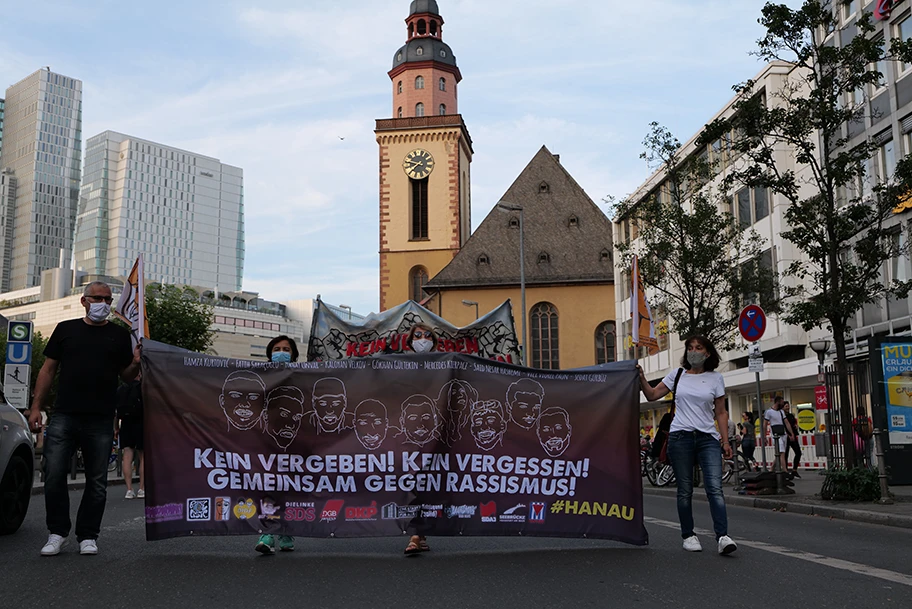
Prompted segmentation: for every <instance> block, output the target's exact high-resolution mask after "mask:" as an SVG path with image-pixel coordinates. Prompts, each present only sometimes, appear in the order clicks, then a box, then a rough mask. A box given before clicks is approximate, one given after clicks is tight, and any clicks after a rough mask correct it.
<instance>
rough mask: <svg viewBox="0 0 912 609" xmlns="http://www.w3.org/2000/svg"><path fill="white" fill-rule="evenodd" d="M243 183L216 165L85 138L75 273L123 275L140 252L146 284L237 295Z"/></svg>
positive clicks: (149, 145) (149, 147)
mask: <svg viewBox="0 0 912 609" xmlns="http://www.w3.org/2000/svg"><path fill="white" fill-rule="evenodd" d="M243 182H244V178H243V170H241V169H240V168H238V167H232V166H230V165H225V164H223V163H221V162H220V161H219V160H218V159H214V158H211V157H207V156H203V155H199V154H195V153H192V152H187V151H186V150H180V149H177V148H172V147H170V146H165V145H162V144H156V143H154V142H150V141H147V140H142V139H139V138H135V137H132V136H129V135H124V134H122V133H115V132H113V131H105V132H104V133H101V134H99V135H96V136H94V137H91V138H89V140H88V142H87V144H86V165H85V179H84V181H83V185H82V191H81V194H80V201H79V214H78V218H77V222H76V237H75V246H74V248H75V258H76V270H78V271H85V272H86V273H88V274H89V275H97V276H108V277H117V276H121V275H126V274H128V273H129V272H130V268H131V267H132V265H133V262H134V260H136V256H137V254H140V253H142V254H143V258H144V261H145V271H146V279H147V280H149V281H157V282H162V283H173V284H178V285H194V286H199V287H204V288H213V289H217V290H219V291H222V292H225V291H237V290H240V289H241V281H242V279H243V273H244V186H243Z"/></svg>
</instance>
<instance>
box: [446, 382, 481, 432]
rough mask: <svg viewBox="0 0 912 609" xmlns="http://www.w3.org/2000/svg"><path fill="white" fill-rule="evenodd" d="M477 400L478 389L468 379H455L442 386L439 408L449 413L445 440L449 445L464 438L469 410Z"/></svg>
mask: <svg viewBox="0 0 912 609" xmlns="http://www.w3.org/2000/svg"><path fill="white" fill-rule="evenodd" d="M477 401H478V391H476V390H475V388H474V387H472V386H471V385H470V384H469V383H468V382H466V381H463V380H459V379H453V380H452V381H449V382H447V383H445V384H444V385H443V387H441V389H440V395H439V396H438V397H437V408H438V409H439V410H440V411H441V412H444V413H446V415H447V417H446V427H445V429H444V430H443V432H444V438H443V440H444V442H445V443H446V444H447V445H448V446H452V445H453V442H455V441H456V440H459V439H461V438H462V429H463V428H464V427H465V426H466V423H467V422H468V420H469V410H471V408H472V404H474V403H475V402H477Z"/></svg>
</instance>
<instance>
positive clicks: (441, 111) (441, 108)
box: [437, 104, 446, 116]
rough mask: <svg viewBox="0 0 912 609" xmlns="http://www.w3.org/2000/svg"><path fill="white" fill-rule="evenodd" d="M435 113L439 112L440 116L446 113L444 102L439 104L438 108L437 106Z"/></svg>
mask: <svg viewBox="0 0 912 609" xmlns="http://www.w3.org/2000/svg"><path fill="white" fill-rule="evenodd" d="M437 114H439V115H440V116H443V115H444V114H446V104H440V108H439V110H438V112H437Z"/></svg>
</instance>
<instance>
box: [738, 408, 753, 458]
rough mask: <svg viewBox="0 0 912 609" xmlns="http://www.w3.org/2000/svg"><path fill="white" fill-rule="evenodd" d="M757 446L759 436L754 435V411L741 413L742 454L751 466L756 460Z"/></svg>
mask: <svg viewBox="0 0 912 609" xmlns="http://www.w3.org/2000/svg"><path fill="white" fill-rule="evenodd" d="M756 447H757V438H756V437H755V435H754V417H753V413H750V412H743V413H741V454H742V455H744V464H745V465H746V466H747V467H748V468H750V466H751V462H752V461H754V449H755V448H756Z"/></svg>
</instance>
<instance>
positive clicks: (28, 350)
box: [6, 342, 32, 364]
mask: <svg viewBox="0 0 912 609" xmlns="http://www.w3.org/2000/svg"><path fill="white" fill-rule="evenodd" d="M31 361H32V343H10V342H8V343H6V363H7V364H28V363H30V362H31Z"/></svg>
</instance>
